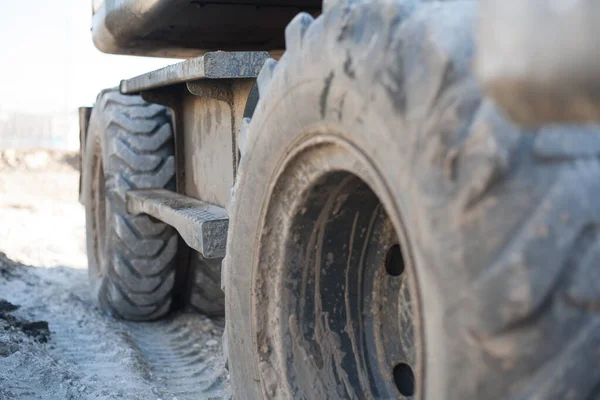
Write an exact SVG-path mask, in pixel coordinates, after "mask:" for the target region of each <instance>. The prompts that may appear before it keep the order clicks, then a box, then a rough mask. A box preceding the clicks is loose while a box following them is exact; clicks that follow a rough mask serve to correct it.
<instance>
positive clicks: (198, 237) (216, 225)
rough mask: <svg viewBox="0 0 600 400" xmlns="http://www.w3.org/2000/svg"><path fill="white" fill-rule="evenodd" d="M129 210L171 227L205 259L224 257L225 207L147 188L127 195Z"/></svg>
mask: <svg viewBox="0 0 600 400" xmlns="http://www.w3.org/2000/svg"><path fill="white" fill-rule="evenodd" d="M127 211H128V212H129V213H130V214H133V215H139V214H148V215H150V216H151V217H154V218H156V219H158V220H160V221H162V222H164V223H166V224H169V225H171V226H172V227H173V228H175V229H176V230H177V232H179V234H180V235H181V237H182V238H183V240H185V242H186V243H187V245H188V246H190V247H191V248H192V249H194V250H196V251H198V252H200V253H201V254H202V255H203V256H204V257H205V258H221V257H224V256H225V247H226V244H227V228H228V227H229V218H228V216H227V211H226V210H225V209H224V208H221V207H218V206H214V205H212V204H208V203H205V202H203V201H200V200H196V199H193V198H191V197H187V196H184V195H182V194H178V193H175V192H171V191H169V190H165V189H144V190H130V191H128V192H127Z"/></svg>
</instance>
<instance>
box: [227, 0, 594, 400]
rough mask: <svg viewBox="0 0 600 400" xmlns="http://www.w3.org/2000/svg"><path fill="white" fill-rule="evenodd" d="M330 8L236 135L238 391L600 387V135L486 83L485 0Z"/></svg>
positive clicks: (498, 391) (421, 394) (306, 24)
mask: <svg viewBox="0 0 600 400" xmlns="http://www.w3.org/2000/svg"><path fill="white" fill-rule="evenodd" d="M333 3H335V4H331V3H330V2H327V3H326V5H325V7H324V13H323V14H322V15H321V16H320V17H318V18H317V19H316V20H314V21H313V19H312V17H310V16H309V15H307V14H301V15H299V16H297V17H296V18H295V19H294V20H293V21H292V22H291V23H290V24H289V26H288V27H287V29H286V45H287V47H286V53H285V54H284V55H283V57H282V58H281V59H280V61H279V62H275V61H274V60H270V61H268V62H267V63H266V64H265V67H264V68H263V70H262V72H261V74H260V76H259V78H258V85H259V90H260V96H261V97H260V101H259V103H258V106H257V108H256V111H255V113H254V115H253V117H252V120H251V122H250V123H249V124H248V125H247V127H246V128H245V130H244V132H243V133H242V134H241V137H240V141H239V142H240V147H241V148H240V150H241V162H240V167H239V170H238V176H237V178H236V184H235V187H234V192H233V196H232V202H231V204H230V207H229V213H230V228H229V229H230V231H229V235H228V243H227V255H226V257H225V262H224V280H225V294H226V329H227V343H226V345H227V352H228V362H229V369H230V373H231V378H232V389H233V392H234V397H235V398H237V399H259V398H276V399H291V398H295V399H296V398H299V399H301V398H306V399H316V398H319V399H324V398H381V399H390V398H398V397H400V398H428V399H436V400H437V399H497V398H512V399H530V398H539V399H566V398H572V399H593V398H597V397H598V396H599V395H600V369H598V368H597V360H598V357H599V354H600V353H599V352H598V351H599V349H600V314H599V313H598V310H599V307H598V304H600V286H599V285H598V274H599V271H600V270H599V269H598V263H599V262H600V236H599V232H600V225H599V224H598V221H599V218H600V217H599V216H600V203H599V202H598V201H596V198H597V195H598V193H599V190H600V164H599V161H598V158H597V157H598V154H599V152H598V149H600V131H598V130H594V129H592V128H588V131H587V132H584V133H581V132H577V131H572V130H571V131H568V130H567V129H563V128H560V127H553V128H549V129H548V130H547V131H541V130H540V131H522V130H520V129H518V128H517V127H515V126H513V125H512V124H511V123H510V122H507V120H506V119H505V118H504V117H503V116H502V115H501V114H500V113H499V112H498V110H497V108H496V107H495V106H494V104H493V103H492V102H490V101H489V100H487V99H486V98H484V97H483V96H482V94H481V90H480V87H479V85H478V82H477V80H476V79H475V78H474V77H473V74H472V71H471V67H472V56H473V36H472V27H473V26H474V22H475V18H476V15H477V2H474V1H454V2H427V3H425V2H424V3H420V2H413V1H396V2H370V1H366V0H359V1H353V2H351V3H344V2H343V1H338V2H333ZM578 140H581V142H578ZM578 143H585V145H583V146H581V145H578ZM592 149H593V150H592Z"/></svg>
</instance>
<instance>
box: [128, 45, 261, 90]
mask: <svg viewBox="0 0 600 400" xmlns="http://www.w3.org/2000/svg"><path fill="white" fill-rule="evenodd" d="M268 57H269V53H267V52H266V51H256V52H224V51H216V52H210V53H206V54H205V55H203V56H201V57H196V58H192V59H190V60H186V61H183V62H181V63H178V64H173V65H169V66H167V67H164V68H161V69H159V70H156V71H152V72H148V73H146V74H143V75H140V76H136V77H134V78H131V79H125V80H123V81H121V93H124V94H135V93H139V92H141V91H144V90H150V89H155V88H158V87H164V86H170V85H174V84H177V83H184V82H190V81H194V80H197V79H233V78H256V77H257V76H258V73H259V72H260V69H261V68H262V66H263V64H264V63H265V60H266V59H267V58H268Z"/></svg>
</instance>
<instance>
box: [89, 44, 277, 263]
mask: <svg viewBox="0 0 600 400" xmlns="http://www.w3.org/2000/svg"><path fill="white" fill-rule="evenodd" d="M268 57H269V54H268V53H267V52H261V51H258V52H222V51H217V52H208V53H206V54H204V55H203V56H200V57H197V58H193V59H189V60H186V61H183V62H181V63H178V64H174V65H170V66H167V67H165V68H162V69H159V70H156V71H153V72H149V73H146V74H143V75H140V76H137V77H134V78H131V79H127V80H123V81H121V85H120V91H121V93H122V94H127V95H141V96H142V98H143V99H144V100H146V101H147V102H149V103H156V104H161V105H164V106H166V107H168V108H169V109H170V110H171V120H172V127H173V133H174V137H175V166H176V167H175V171H176V174H175V176H176V187H177V193H173V192H170V191H167V190H163V189H160V190H154V189H151V190H137V191H130V192H129V193H128V195H127V208H128V211H129V212H130V213H132V214H141V213H144V214H148V215H150V216H152V217H154V218H156V219H158V220H161V221H163V222H165V223H167V224H169V225H171V226H173V227H174V228H175V229H176V230H177V231H178V232H179V234H180V235H181V237H182V239H183V240H184V241H185V243H186V244H187V245H188V246H189V247H190V248H192V249H194V250H196V251H198V252H200V253H201V254H202V255H203V256H204V257H205V258H220V257H223V256H224V255H225V246H226V242H227V228H228V218H227V211H226V209H225V208H226V206H227V203H228V200H229V196H230V190H231V187H232V186H233V184H234V181H235V177H236V172H237V166H238V164H239V152H238V140H239V139H238V136H239V130H238V127H239V126H240V125H241V123H242V120H243V119H244V118H247V117H250V116H251V115H252V113H253V111H254V108H255V106H256V103H257V101H258V90H257V89H256V87H255V85H254V83H255V80H256V77H257V76H258V73H259V72H260V69H261V68H262V66H263V64H264V62H265V61H266V60H267V58H268ZM90 115H91V109H90V108H81V109H80V112H79V117H80V142H81V146H82V147H81V152H80V154H82V156H81V157H85V155H84V153H85V152H84V151H83V149H84V147H83V146H84V144H85V141H86V134H87V132H86V131H87V126H88V123H89V118H90ZM83 163H84V160H82V165H83ZM180 248H181V249H182V250H180V252H187V248H185V246H180ZM179 259H180V260H185V259H186V258H184V257H179Z"/></svg>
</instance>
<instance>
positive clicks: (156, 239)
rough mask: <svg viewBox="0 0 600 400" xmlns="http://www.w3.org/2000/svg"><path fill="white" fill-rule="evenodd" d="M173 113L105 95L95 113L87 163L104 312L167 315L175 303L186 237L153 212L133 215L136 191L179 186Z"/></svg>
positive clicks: (91, 244) (95, 270) (87, 200)
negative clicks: (131, 193)
mask: <svg viewBox="0 0 600 400" xmlns="http://www.w3.org/2000/svg"><path fill="white" fill-rule="evenodd" d="M173 154H174V144H173V134H172V130H171V125H170V116H169V114H168V110H167V109H166V108H165V107H163V106H159V105H156V104H149V103H146V102H144V100H142V98H141V97H139V96H125V95H122V94H120V93H119V92H118V90H117V89H109V90H105V91H103V92H101V93H100V95H99V96H98V100H97V103H96V105H95V106H94V108H93V110H92V115H91V117H90V124H89V128H88V135H87V140H86V155H85V157H84V160H85V165H84V168H83V190H84V204H85V209H86V223H87V254H88V271H89V278H90V286H91V291H92V297H93V299H94V301H95V302H96V304H97V305H98V306H99V307H100V308H101V309H102V310H104V311H106V312H108V313H110V314H113V315H115V316H117V317H120V318H124V319H130V320H153V319H157V318H160V317H162V316H163V315H165V314H166V313H167V312H168V311H169V309H170V307H171V301H172V290H173V285H174V282H175V255H176V253H177V245H178V235H177V232H176V231H175V230H174V229H173V228H172V227H170V226H168V225H166V224H164V223H161V222H159V221H156V220H153V219H151V218H150V217H148V216H145V215H141V216H132V215H130V214H128V213H127V208H126V197H125V196H126V193H127V191H128V190H130V189H147V188H167V189H170V190H174V189H175V163H174V155H173Z"/></svg>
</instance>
